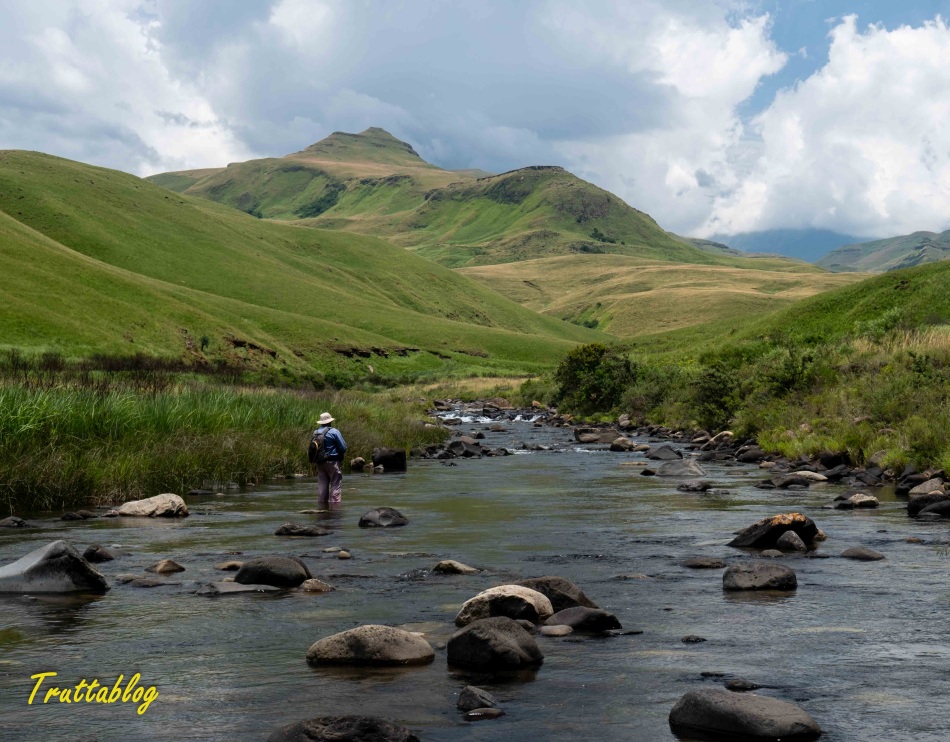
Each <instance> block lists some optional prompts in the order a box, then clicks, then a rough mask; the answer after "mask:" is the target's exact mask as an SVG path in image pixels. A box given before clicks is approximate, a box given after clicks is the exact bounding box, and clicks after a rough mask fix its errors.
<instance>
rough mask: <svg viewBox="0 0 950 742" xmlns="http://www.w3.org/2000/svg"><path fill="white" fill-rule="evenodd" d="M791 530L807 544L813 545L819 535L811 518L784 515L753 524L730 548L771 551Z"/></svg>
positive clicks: (800, 515)
mask: <svg viewBox="0 0 950 742" xmlns="http://www.w3.org/2000/svg"><path fill="white" fill-rule="evenodd" d="M789 530H791V531H795V533H797V534H798V536H799V538H801V540H802V541H804V542H805V543H806V544H810V543H812V541H814V540H815V537H816V535H817V534H818V526H816V525H815V522H814V521H813V520H812V519H811V518H807V517H805V516H804V515H802V514H801V513H783V514H781V515H773V516H771V517H769V518H763V519H762V520H760V521H757V522H755V523H753V524H752V525H751V526H749V527H748V528H746V529H745V530H743V531H741V532H740V533H739V535H738V536H736V537H735V538H734V539H732V541H730V542H729V546H736V547H749V548H754V549H769V548H772V547H774V546H775V544H776V543H777V542H778V540H779V538H780V537H781V535H782V534H783V533H785V532H786V531H789Z"/></svg>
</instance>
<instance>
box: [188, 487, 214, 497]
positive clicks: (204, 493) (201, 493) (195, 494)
mask: <svg viewBox="0 0 950 742" xmlns="http://www.w3.org/2000/svg"><path fill="white" fill-rule="evenodd" d="M213 494H214V492H212V491H211V490H200V489H195V490H188V495H189V496H193V497H207V496H208V495H213Z"/></svg>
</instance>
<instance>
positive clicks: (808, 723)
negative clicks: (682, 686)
mask: <svg viewBox="0 0 950 742" xmlns="http://www.w3.org/2000/svg"><path fill="white" fill-rule="evenodd" d="M669 722H670V728H671V729H672V730H673V732H674V733H676V734H678V735H681V736H693V735H695V734H697V733H699V734H711V735H715V736H719V737H723V736H726V737H729V738H732V739H743V740H760V741H764V740H781V741H782V742H792V741H796V742H804V741H805V740H814V739H818V738H819V737H820V736H821V727H819V726H818V724H817V723H816V722H815V720H814V719H812V718H811V716H809V715H808V714H807V713H806V712H805V711H804V710H803V709H801V708H800V707H799V706H796V705H794V704H791V703H788V702H786V701H779V700H778V699H775V698H768V697H767V696H757V695H755V694H745V693H730V692H729V691H727V690H694V691H690V692H689V693H686V694H685V695H684V696H683V697H682V698H680V700H679V701H677V702H676V705H675V706H673V709H672V710H671V711H670V718H669Z"/></svg>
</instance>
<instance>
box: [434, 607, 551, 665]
mask: <svg viewBox="0 0 950 742" xmlns="http://www.w3.org/2000/svg"><path fill="white" fill-rule="evenodd" d="M447 650H448V661H449V664H450V665H458V666H460V667H468V668H472V669H477V670H517V669H520V668H523V667H532V666H534V665H540V664H541V663H542V662H543V661H544V655H543V654H542V653H541V649H540V648H539V647H538V644H537V642H536V641H535V640H534V638H533V637H532V636H531V634H529V633H528V632H527V631H526V630H525V629H524V628H522V627H521V625H520V624H519V623H518V622H517V621H514V620H512V619H510V618H507V617H505V616H495V617H493V618H482V619H479V620H478V621H473V622H472V623H470V624H469V625H468V626H466V627H465V628H462V629H459V630H458V631H456V632H455V633H454V634H453V635H452V638H451V639H449V642H448V646H447Z"/></svg>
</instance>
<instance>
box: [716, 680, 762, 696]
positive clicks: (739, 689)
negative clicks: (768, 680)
mask: <svg viewBox="0 0 950 742" xmlns="http://www.w3.org/2000/svg"><path fill="white" fill-rule="evenodd" d="M725 685H726V690H731V691H732V692H733V693H746V692H748V691H750V690H758V689H759V688H761V687H762V686H760V685H758V684H756V683H753V682H752V681H751V680H743V679H742V678H732V679H731V680H727V681H726V683H725Z"/></svg>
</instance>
